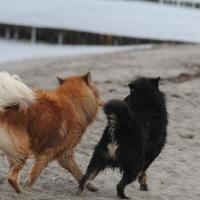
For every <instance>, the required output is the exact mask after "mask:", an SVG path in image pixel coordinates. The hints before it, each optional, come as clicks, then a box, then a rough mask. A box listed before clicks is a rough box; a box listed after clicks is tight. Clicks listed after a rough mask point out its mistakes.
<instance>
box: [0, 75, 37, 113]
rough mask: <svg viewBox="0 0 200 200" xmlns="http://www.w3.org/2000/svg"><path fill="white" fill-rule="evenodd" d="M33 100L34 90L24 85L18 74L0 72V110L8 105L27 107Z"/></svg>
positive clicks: (2, 110)
mask: <svg viewBox="0 0 200 200" xmlns="http://www.w3.org/2000/svg"><path fill="white" fill-rule="evenodd" d="M34 101H35V94H34V92H33V91H32V90H31V89H30V88H29V87H28V86H26V85H25V84H24V83H23V82H22V81H21V79H20V78H19V76H17V75H11V74H9V73H7V72H0V111H1V112H4V110H5V108H6V107H8V106H14V105H17V106H18V107H19V108H20V109H25V108H27V107H28V106H29V105H30V104H32V103H33V102H34Z"/></svg>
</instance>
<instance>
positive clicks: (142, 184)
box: [138, 148, 161, 191]
mask: <svg viewBox="0 0 200 200" xmlns="http://www.w3.org/2000/svg"><path fill="white" fill-rule="evenodd" d="M158 149H159V150H158V151H154V152H153V153H151V154H148V155H146V159H145V162H144V166H143V170H142V171H141V174H140V176H139V177H138V182H139V184H140V190H141V191H148V190H149V189H148V184H147V175H146V173H145V172H146V171H147V169H148V168H149V166H150V165H151V164H152V162H153V161H154V160H155V159H156V157H157V156H158V155H159V154H160V151H161V150H160V149H161V148H158Z"/></svg>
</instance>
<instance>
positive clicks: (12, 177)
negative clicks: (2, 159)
mask: <svg viewBox="0 0 200 200" xmlns="http://www.w3.org/2000/svg"><path fill="white" fill-rule="evenodd" d="M8 160H9V162H10V171H9V174H8V183H9V184H10V185H11V186H12V187H13V189H14V190H15V191H16V192H17V193H20V192H23V190H22V188H21V187H20V186H19V184H18V177H19V172H20V171H21V169H22V168H23V167H24V165H25V164H26V159H24V160H21V161H20V163H16V162H13V161H12V160H10V159H9V158H8Z"/></svg>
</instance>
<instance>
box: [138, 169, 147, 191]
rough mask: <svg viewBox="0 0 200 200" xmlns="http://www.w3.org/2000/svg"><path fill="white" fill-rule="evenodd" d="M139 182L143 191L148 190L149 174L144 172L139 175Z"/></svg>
mask: <svg viewBox="0 0 200 200" xmlns="http://www.w3.org/2000/svg"><path fill="white" fill-rule="evenodd" d="M138 182H139V184H140V190H141V191H148V190H149V189H148V184H147V175H146V174H145V173H144V172H142V173H141V175H140V176H139V177H138Z"/></svg>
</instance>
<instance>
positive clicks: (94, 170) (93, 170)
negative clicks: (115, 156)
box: [77, 157, 106, 196]
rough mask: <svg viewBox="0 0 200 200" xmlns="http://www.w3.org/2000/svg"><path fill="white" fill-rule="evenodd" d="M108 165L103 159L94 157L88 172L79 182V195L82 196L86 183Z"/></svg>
mask: <svg viewBox="0 0 200 200" xmlns="http://www.w3.org/2000/svg"><path fill="white" fill-rule="evenodd" d="M105 167H106V163H105V162H102V161H101V159H99V158H97V157H93V158H92V160H91V161H90V164H89V166H88V168H87V172H86V174H85V175H84V176H83V177H82V179H81V181H80V184H79V191H78V193H77V194H78V195H79V196H82V195H83V193H84V190H85V187H86V185H87V184H88V183H89V182H90V181H92V180H93V179H94V178H95V177H96V176H97V175H98V173H99V172H100V171H102V170H104V169H105Z"/></svg>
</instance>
